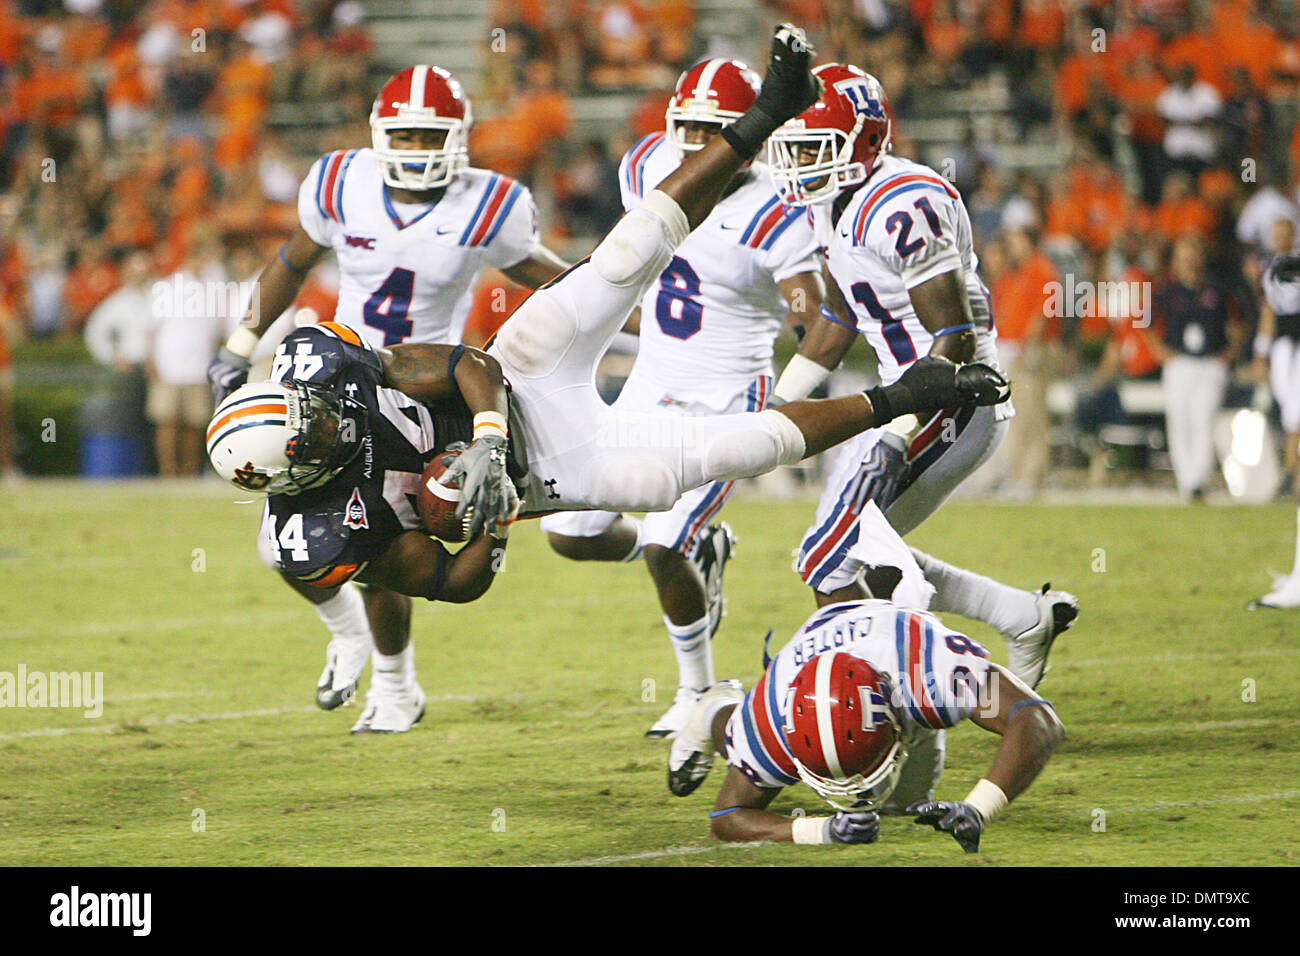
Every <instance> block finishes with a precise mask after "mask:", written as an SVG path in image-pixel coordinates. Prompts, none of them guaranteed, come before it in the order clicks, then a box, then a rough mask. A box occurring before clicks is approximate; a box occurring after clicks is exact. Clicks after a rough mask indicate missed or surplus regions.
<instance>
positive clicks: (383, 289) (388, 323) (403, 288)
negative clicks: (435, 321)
mask: <svg viewBox="0 0 1300 956" xmlns="http://www.w3.org/2000/svg"><path fill="white" fill-rule="evenodd" d="M414 293H415V273H414V272H412V271H411V270H410V269H394V270H393V271H392V272H390V273H388V278H387V279H385V280H384V284H383V285H381V286H380V287H379V288H378V289H376V290H375V293H374V295H372V296H371V297H370V298H368V299H366V304H365V305H364V306H362V308H361V314H362V316H364V317H365V320H366V325H369V326H372V327H373V328H376V329H379V330H381V331H382V332H383V333H384V344H385V345H397V344H399V343H401V342H404V341H406V339H407V338H408V337H409V336H410V334H411V328H412V327H413V325H414V323H413V322H411V321H410V320H409V319H407V317H406V313H407V312H408V311H409V310H410V308H411V297H412V295H414Z"/></svg>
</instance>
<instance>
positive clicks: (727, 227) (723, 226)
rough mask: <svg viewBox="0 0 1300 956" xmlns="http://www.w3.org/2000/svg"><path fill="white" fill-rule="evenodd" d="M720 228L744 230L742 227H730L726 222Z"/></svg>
mask: <svg viewBox="0 0 1300 956" xmlns="http://www.w3.org/2000/svg"><path fill="white" fill-rule="evenodd" d="M718 228H720V229H733V230H734V229H741V228H743V227H742V226H728V225H727V224H726V223H725V222H724V223H719V225H718Z"/></svg>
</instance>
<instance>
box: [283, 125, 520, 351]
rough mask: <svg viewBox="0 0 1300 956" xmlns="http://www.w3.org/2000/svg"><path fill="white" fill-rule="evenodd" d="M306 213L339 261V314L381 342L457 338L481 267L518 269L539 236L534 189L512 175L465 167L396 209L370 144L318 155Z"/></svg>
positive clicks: (306, 186) (311, 231)
mask: <svg viewBox="0 0 1300 956" xmlns="http://www.w3.org/2000/svg"><path fill="white" fill-rule="evenodd" d="M298 218H299V220H300V221H301V222H302V228H303V230H304V231H305V232H306V233H307V235H308V236H310V237H311V239H312V241H313V242H316V243H317V244H319V245H322V246H327V247H329V248H332V249H333V250H334V252H335V254H336V255H337V257H338V263H339V273H340V280H339V304H338V311H337V312H336V313H335V318H336V319H337V320H338V321H339V322H342V323H344V324H345V325H348V326H350V327H352V328H354V329H356V330H358V331H359V332H361V333H362V334H363V335H364V336H365V338H366V341H367V342H369V343H370V344H371V345H373V346H376V347H382V346H388V345H397V344H399V343H402V342H432V343H435V344H454V343H456V342H459V341H460V336H461V332H462V331H463V329H464V326H465V318H466V316H467V315H468V313H469V307H470V301H471V298H472V296H473V288H472V287H473V284H474V280H475V278H476V277H477V275H478V272H479V269H480V268H481V267H482V266H484V265H490V266H495V267H496V268H499V269H508V268H510V267H511V266H514V265H517V264H518V263H520V262H522V261H523V260H524V259H526V258H527V257H528V256H529V255H531V254H532V252H533V249H534V248H535V247H536V245H537V242H538V236H537V208H536V206H535V205H534V204H533V197H532V194H531V193H530V192H529V191H528V189H527V188H526V187H525V186H524V185H523V184H521V183H518V182H516V181H515V180H513V179H511V178H510V177H509V176H503V175H501V174H499V173H493V172H489V171H487V170H483V169H473V168H470V169H466V170H463V171H462V172H461V173H459V174H458V175H457V176H456V178H455V179H454V180H452V181H451V183H450V184H449V185H448V186H447V188H446V190H445V191H444V192H443V194H442V196H441V197H440V198H439V199H438V201H437V202H435V203H433V204H431V205H428V206H418V207H417V206H404V205H398V204H395V203H394V202H393V200H392V197H391V195H390V193H389V190H388V188H387V186H386V185H385V184H384V180H383V177H382V175H381V174H380V171H379V166H378V164H377V163H376V161H375V155H374V153H373V152H372V151H371V150H369V149H350V150H340V151H337V152H333V153H327V154H326V155H324V156H322V157H321V158H320V159H318V160H317V161H316V163H315V164H314V165H313V166H312V168H311V171H310V172H309V173H308V174H307V178H306V179H304V180H303V183H302V186H301V187H300V188H299V190H298Z"/></svg>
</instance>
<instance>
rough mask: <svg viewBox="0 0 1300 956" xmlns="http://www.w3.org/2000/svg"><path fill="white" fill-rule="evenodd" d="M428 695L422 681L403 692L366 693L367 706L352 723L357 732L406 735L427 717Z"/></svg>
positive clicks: (353, 731)
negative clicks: (425, 706) (425, 694)
mask: <svg viewBox="0 0 1300 956" xmlns="http://www.w3.org/2000/svg"><path fill="white" fill-rule="evenodd" d="M424 704H425V696H424V690H423V688H421V687H420V685H419V684H412V685H411V686H410V687H408V688H407V689H406V690H403V691H399V692H395V693H394V692H389V691H379V692H376V691H375V688H374V687H373V686H372V687H371V688H370V692H369V693H368V694H366V709H365V710H363V711H362V712H361V716H360V717H358V718H357V722H356V723H355V724H353V725H352V733H354V734H404V733H406V732H407V731H408V730H410V729H411V728H412V727H414V726H415V725H416V724H418V723H419V722H420V719H421V718H422V717H424Z"/></svg>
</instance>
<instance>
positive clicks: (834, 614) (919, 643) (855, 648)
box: [725, 600, 990, 787]
mask: <svg viewBox="0 0 1300 956" xmlns="http://www.w3.org/2000/svg"><path fill="white" fill-rule="evenodd" d="M833 650H846V651H849V652H851V653H853V654H856V655H857V656H858V657H861V658H862V659H864V660H866V661H867V662H869V663H870V664H871V666H872V667H874V668H875V669H876V671H877V673H879V674H881V675H882V676H883V677H885V678H886V679H887V681H888V682H889V684H890V685H891V688H892V692H891V702H892V705H893V710H894V712H895V714H897V716H898V719H899V723H900V725H901V729H902V732H903V735H904V737H910V736H911V735H912V733H913V732H914V731H916V730H918V729H924V730H941V729H943V728H945V727H952V726H954V725H956V724H958V723H960V722H961V721H963V720H965V719H967V718H968V717H971V716H973V715H974V714H975V713H976V712H977V711H979V709H980V708H981V707H982V706H985V705H987V704H988V703H989V701H990V686H989V652H988V651H987V650H986V649H985V648H984V646H983V645H982V644H980V643H979V642H978V641H973V640H971V639H970V638H969V637H966V636H965V635H964V634H959V633H957V632H956V631H953V630H950V629H949V628H947V627H946V626H944V624H943V622H941V621H940V620H939V619H938V618H937V617H935V616H934V615H933V614H930V613H928V612H925V611H917V610H912V609H910V608H901V607H899V606H897V605H896V604H892V603H890V602H888V601H875V600H872V601H849V602H844V603H841V604H831V605H828V606H827V607H823V608H819V609H818V610H817V611H816V612H815V613H814V614H813V615H812V617H810V618H809V619H808V620H807V622H806V623H805V624H804V626H803V627H802V628H801V629H800V630H799V632H798V633H797V634H795V636H794V637H793V638H791V640H790V642H789V643H788V644H786V645H785V647H783V648H781V650H780V651H779V652H778V653H777V655H776V656H775V657H773V658H772V660H771V662H770V663H769V664H768V666H767V670H766V671H765V672H764V673H763V676H762V677H761V678H759V681H758V683H757V684H755V685H754V687H753V689H752V690H750V692H749V693H748V694H746V695H745V699H744V701H743V702H742V703H741V705H740V706H739V707H737V708H736V709H735V711H734V712H733V713H732V715H731V717H730V719H729V720H728V721H727V732H726V743H725V754H726V757H727V763H728V764H730V765H731V766H733V767H735V768H736V769H738V770H739V771H740V772H741V773H743V774H744V775H745V776H746V777H747V778H749V780H750V781H752V782H753V783H754V784H755V785H756V786H759V787H788V786H791V785H792V784H795V783H798V782H799V774H798V770H797V769H796V768H795V765H794V758H793V757H792V756H791V754H790V750H789V748H788V747H787V745H786V742H785V725H786V715H787V713H788V712H789V701H788V698H789V695H790V685H791V684H792V683H793V682H794V678H795V675H796V674H798V673H799V669H800V668H801V667H803V665H804V664H807V663H808V662H809V661H810V660H813V659H814V658H815V657H817V656H819V655H821V654H824V653H826V652H827V651H833Z"/></svg>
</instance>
